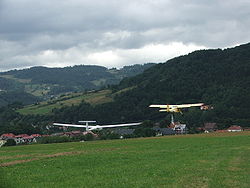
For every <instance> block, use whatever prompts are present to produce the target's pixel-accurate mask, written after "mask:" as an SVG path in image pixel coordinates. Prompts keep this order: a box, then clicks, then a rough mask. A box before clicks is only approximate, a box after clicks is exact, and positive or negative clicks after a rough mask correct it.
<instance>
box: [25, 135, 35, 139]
mask: <svg viewBox="0 0 250 188" xmlns="http://www.w3.org/2000/svg"><path fill="white" fill-rule="evenodd" d="M32 138H34V137H33V136H24V137H23V139H32Z"/></svg>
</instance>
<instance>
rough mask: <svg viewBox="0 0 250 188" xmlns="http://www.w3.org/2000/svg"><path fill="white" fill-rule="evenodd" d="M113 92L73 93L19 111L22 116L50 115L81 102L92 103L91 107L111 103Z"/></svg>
mask: <svg viewBox="0 0 250 188" xmlns="http://www.w3.org/2000/svg"><path fill="white" fill-rule="evenodd" d="M110 94H111V90H101V91H98V92H88V93H73V94H68V95H62V96H61V97H58V98H56V99H51V100H49V101H44V102H40V103H37V104H32V105H29V106H25V107H24V108H21V109H19V110H18V112H20V113H21V114H24V115H25V114H41V115H42V114H50V113H51V112H52V110H53V109H54V108H57V109H59V108H62V107H65V106H72V105H79V104H80V103H81V102H83V101H84V102H86V103H90V104H91V105H98V104H103V103H107V102H111V101H112V100H113V99H112V97H111V95H110Z"/></svg>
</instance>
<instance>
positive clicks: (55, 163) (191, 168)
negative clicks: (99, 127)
mask: <svg viewBox="0 0 250 188" xmlns="http://www.w3.org/2000/svg"><path fill="white" fill-rule="evenodd" d="M249 156H250V132H242V133H217V134H200V135H181V136H167V137H154V138H139V139H127V140H108V141H92V142H83V143H82V142H81V143H80V142H78V143H62V144H48V145H46V144H44V145H38V144H37V145H26V146H15V147H4V148H0V163H1V166H0V170H1V171H0V173H1V176H0V178H1V179H0V182H1V186H2V187H8V188H9V187H15V188H16V187H114V188H117V187H124V188H127V187H199V188H200V187H213V188H214V187H246V188H247V187H250V179H249V174H250V158H249Z"/></svg>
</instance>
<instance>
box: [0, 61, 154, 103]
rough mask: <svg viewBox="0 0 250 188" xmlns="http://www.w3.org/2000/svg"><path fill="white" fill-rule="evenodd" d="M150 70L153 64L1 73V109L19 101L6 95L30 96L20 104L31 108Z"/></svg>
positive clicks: (88, 66)
mask: <svg viewBox="0 0 250 188" xmlns="http://www.w3.org/2000/svg"><path fill="white" fill-rule="evenodd" d="M151 66H153V64H152V63H148V64H144V65H132V66H125V67H123V68H121V69H116V68H113V69H107V68H105V67H101V66H93V65H78V66H73V67H64V68H47V67H32V68H29V69H23V70H11V71H8V72H2V73H0V92H2V93H0V106H3V105H6V104H10V103H11V102H14V101H16V100H19V97H16V98H13V97H11V96H12V95H13V94H12V95H11V93H9V92H12V93H13V92H15V93H16V95H18V93H20V92H21V93H22V94H24V93H25V94H24V95H25V96H27V97H28V96H30V98H29V100H23V98H22V100H21V99H20V100H19V102H23V103H24V104H31V103H35V102H38V101H39V100H44V99H49V98H51V97H54V96H56V95H61V94H64V93H68V92H82V91H89V90H93V89H100V88H103V87H107V86H108V85H113V84H118V83H119V82H120V81H121V80H122V79H123V78H125V77H131V76H134V75H137V74H139V73H142V72H143V71H144V70H145V69H147V68H149V67H151ZM3 92H4V93H5V94H4V95H3ZM8 94H9V95H10V96H9V97H8ZM32 95H33V96H32ZM6 96H7V97H8V100H6ZM20 96H21V95H20Z"/></svg>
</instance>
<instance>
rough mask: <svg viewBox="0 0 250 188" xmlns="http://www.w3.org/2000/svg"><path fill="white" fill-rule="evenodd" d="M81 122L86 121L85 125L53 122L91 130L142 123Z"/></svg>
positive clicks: (57, 124) (58, 124)
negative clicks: (97, 123) (106, 123)
mask: <svg viewBox="0 0 250 188" xmlns="http://www.w3.org/2000/svg"><path fill="white" fill-rule="evenodd" d="M79 123H85V125H76V124H65V123H53V125H56V126H63V127H78V128H86V131H91V130H101V129H103V128H114V127H127V126H135V125H140V124H141V123H124V124H115V125H89V123H96V121H79Z"/></svg>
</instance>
